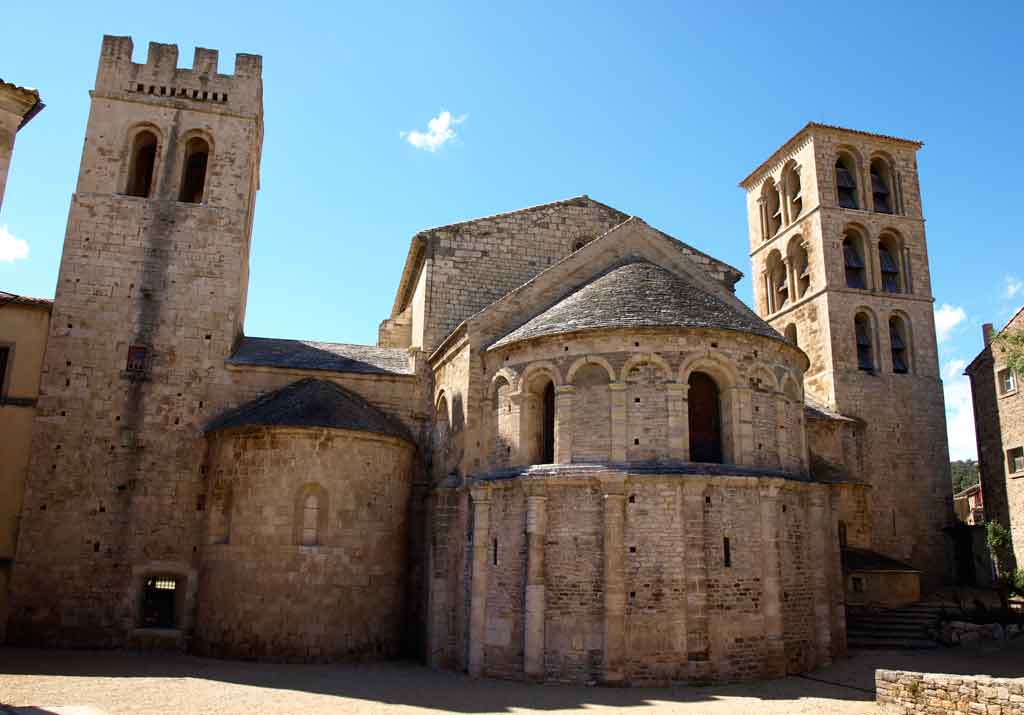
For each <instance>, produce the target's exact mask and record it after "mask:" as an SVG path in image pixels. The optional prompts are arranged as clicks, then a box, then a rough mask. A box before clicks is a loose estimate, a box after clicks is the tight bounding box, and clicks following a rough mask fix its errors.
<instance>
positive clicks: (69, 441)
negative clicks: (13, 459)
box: [8, 37, 952, 684]
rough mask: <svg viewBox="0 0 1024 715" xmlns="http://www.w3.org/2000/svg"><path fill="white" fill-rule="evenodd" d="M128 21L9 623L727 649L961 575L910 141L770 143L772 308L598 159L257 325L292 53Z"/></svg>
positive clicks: (798, 139)
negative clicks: (341, 317) (308, 328)
mask: <svg viewBox="0 0 1024 715" xmlns="http://www.w3.org/2000/svg"><path fill="white" fill-rule="evenodd" d="M132 49H133V47H132V42H131V40H130V39H129V38H122V37H105V38H104V40H103V47H102V53H101V58H100V66H99V70H98V73H97V81H96V87H95V89H94V91H93V93H92V109H91V112H90V117H89V124H88V127H87V129H86V142H85V148H84V151H83V157H82V170H81V172H80V175H79V182H78V186H77V188H76V192H75V194H74V196H73V197H72V203H71V210H70V213H69V218H68V230H67V235H66V238H65V244H64V253H63V257H62V261H61V267H60V272H59V275H58V280H57V291H56V297H55V299H54V303H53V313H52V320H51V323H50V328H49V334H48V338H47V347H46V359H45V363H44V365H43V367H42V376H41V384H42V387H41V393H40V397H39V402H38V412H37V415H36V418H35V421H34V427H33V432H32V436H31V448H30V454H31V457H30V462H29V467H28V471H27V480H26V485H25V499H24V507H23V511H22V519H21V528H20V533H19V541H18V551H17V556H16V560H15V570H14V579H13V584H12V608H11V613H10V618H9V623H10V628H9V634H8V637H9V639H10V640H12V641H13V642H17V643H31V644H40V645H60V646H113V647H123V646H128V645H143V646H147V647H155V646H176V647H179V648H190V649H192V650H195V651H197V652H202V653H209V654H213V655H222V656H230V657H242V658H277V659H299V660H325V659H328V660H329V659H355V658H366V657H390V656H394V655H397V654H399V653H401V652H405V653H407V654H414V655H416V656H418V657H421V658H423V659H424V660H426V661H427V662H429V663H430V664H431V665H433V666H435V667H439V668H457V669H465V670H468V671H469V672H470V673H472V674H473V675H480V676H493V677H505V678H516V679H529V680H538V681H550V682H577V683H582V682H591V681H598V682H602V683H609V684H619V683H670V682H678V681H691V680H692V681H701V682H704V681H713V680H732V679H745V678H757V677H771V676H777V675H783V674H786V673H799V672H804V671H807V670H810V669H812V668H815V667H817V666H820V665H822V664H825V663H828V662H830V661H831V660H832V659H833V658H835V657H837V656H839V655H841V654H843V653H844V652H845V647H846V636H845V630H846V629H845V612H844V605H845V603H846V601H847V599H848V597H849V596H850V595H851V594H857V596H856V597H857V598H858V599H859V601H860V602H868V601H870V600H871V598H872V594H878V593H881V594H886V597H887V598H889V597H891V594H893V593H897V594H898V595H899V597H900V598H901V599H904V600H914V599H915V598H916V597H917V594H918V592H919V591H920V588H921V586H922V585H923V586H924V587H925V588H929V587H931V586H933V585H936V584H938V583H941V582H942V581H943V580H944V579H945V577H946V573H947V562H946V557H945V551H944V546H945V545H944V543H943V532H942V529H943V528H944V527H945V526H947V525H948V524H949V523H950V521H951V519H952V508H951V503H950V495H949V489H948V484H949V466H948V455H947V450H946V442H945V439H946V437H945V425H944V418H943V409H942V390H941V383H940V381H939V378H938V367H937V364H936V354H935V329H934V325H933V323H932V317H931V300H932V299H931V293H930V285H929V280H928V264H927V254H926V250H925V245H924V231H923V221H922V218H921V212H920V197H919V192H918V183H917V174H916V160H915V153H916V151H917V149H918V148H919V147H920V145H919V144H918V143H916V142H911V141H907V140H902V139H895V138H892V137H886V136H881V135H875V134H868V133H864V132H856V131H851V130H845V129H840V128H836V127H828V126H824V125H817V124H809V125H807V126H806V127H805V128H804V129H802V130H801V131H800V132H799V133H798V134H797V135H796V136H794V137H793V138H792V139H790V140H789V141H788V142H787V143H786V144H785V145H784V146H783V147H782V148H781V149H780V150H779V151H778V152H776V154H775V155H773V156H772V157H771V158H769V160H768V161H766V162H765V163H763V164H762V165H761V166H760V167H759V168H758V169H757V170H756V171H755V172H754V173H753V174H751V176H750V177H748V178H747V179H745V180H744V182H743V184H742V185H743V186H744V188H745V189H746V190H747V192H748V197H749V198H748V207H749V211H750V216H751V249H752V260H753V262H754V265H755V283H756V284H757V286H758V288H757V311H756V312H755V311H754V310H751V309H750V308H749V307H747V306H746V305H744V304H743V303H742V302H741V301H740V300H739V299H737V297H736V296H735V293H734V288H735V285H736V283H737V281H738V280H739V279H740V278H741V276H742V274H741V273H740V271H738V270H737V269H735V268H733V267H731V266H729V265H727V264H725V263H723V262H721V261H719V260H716V259H715V258H712V257H711V256H709V255H707V254H705V253H703V252H701V251H699V250H698V249H696V248H694V247H692V246H690V245H688V244H686V243H684V242H682V241H679V240H677V239H676V238H673V237H671V236H668V235H666V234H665V233H663V232H661V231H659V230H657V229H656V228H654V227H652V226H650V225H648V224H647V223H645V222H644V221H643V220H641V219H640V218H637V217H634V216H630V215H628V214H626V213H623V212H621V211H619V210H618V209H615V208H612V207H610V206H607V205H605V204H602V203H600V202H598V201H595V200H594V199H591V198H589V197H587V196H579V197H575V198H570V199H566V200H561V201H554V202H551V203H548V204H543V205H540V206H534V207H531V208H526V209H521V210H518V211H511V212H508V213H503V214H498V215H495V216H489V217H485V218H480V219H475V220H471V221H465V222H461V223H456V224H452V225H448V226H442V227H438V228H434V229H430V230H426V231H422V232H420V233H418V234H417V235H416V236H414V237H413V238H412V241H411V245H410V248H409V252H408V256H407V259H406V263H405V266H404V269H403V271H402V273H401V277H400V282H399V287H398V291H397V295H396V298H395V302H394V307H393V309H392V312H391V315H390V316H389V317H388V318H387V319H386V320H384V321H383V322H382V324H381V327H380V331H379V337H378V344H377V345H376V346H363V345H348V344H334V343H318V342H312V341H293V340H279V339H274V338H261V337H252V336H246V335H244V333H243V330H242V327H243V324H244V311H245V303H246V300H245V299H246V292H247V289H248V256H249V250H250V237H251V224H252V213H253V207H254V203H255V195H256V191H257V189H258V187H259V162H260V151H261V145H262V139H263V136H262V127H263V115H262V92H263V86H262V79H261V65H262V60H261V58H259V57H257V56H255V55H238V56H237V57H236V61H235V72H234V74H233V75H222V74H219V73H218V70H217V53H216V52H215V51H212V50H204V49H197V50H196V54H195V59H194V61H193V66H192V68H191V69H179V68H178V67H177V47H175V46H173V45H159V44H151V45H150V48H149V55H148V59H147V61H146V63H144V64H136V63H134V62H132V59H131V58H132ZM844 162H847V163H844ZM851 182H852V184H851ZM851 185H852V187H853V188H852V189H851ZM864 186H870V187H871V190H870V191H868V190H866V189H864V188H863V187H864ZM857 187H861V188H857ZM851 191H852V192H853V194H851ZM858 192H859V193H858ZM854 194H855V195H856V197H857V198H856V200H857V201H859V202H860V203H858V204H857V205H851V201H852V200H853V198H852V197H853V196H854ZM761 202H764V203H761ZM780 206H785V208H779V207H780ZM780 217H781V218H780ZM854 233H855V234H856V236H855V238H854V237H853V236H854ZM854 240H855V241H856V246H855V248H856V251H857V252H856V253H851V252H850V251H847V243H848V242H850V241H854ZM783 248H785V249H786V251H785V255H786V259H785V260H783V259H782V257H781V256H782V254H783V251H782V249H783ZM779 266H782V268H781V269H780V267H779ZM851 281H852V282H851ZM766 320H767V322H766ZM911 397H912V399H911ZM855 556H856V557H857V558H856V559H854V557H855ZM879 563H884V564H885V566H886V568H885V569H881V570H880V569H877V568H874V566H873V565H877V564H879ZM844 564H849V565H850V567H848V568H844ZM858 564H859V565H860V566H859V567H858V566H857V565H858Z"/></svg>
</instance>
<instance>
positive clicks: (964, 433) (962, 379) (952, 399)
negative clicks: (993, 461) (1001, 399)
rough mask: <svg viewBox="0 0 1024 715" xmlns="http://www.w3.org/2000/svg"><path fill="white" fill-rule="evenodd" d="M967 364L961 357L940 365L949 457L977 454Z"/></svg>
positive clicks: (964, 456)
mask: <svg viewBox="0 0 1024 715" xmlns="http://www.w3.org/2000/svg"><path fill="white" fill-rule="evenodd" d="M966 366H967V363H966V362H964V361H963V360H950V361H948V362H946V363H944V364H943V366H942V377H943V378H944V380H945V381H944V383H943V390H944V392H945V396H946V431H947V434H948V435H949V458H950V459H976V458H977V456H978V445H977V442H975V439H974V405H973V403H972V402H971V383H970V381H969V380H968V379H967V377H966V376H965V375H964V374H963V371H964V368H965V367H966Z"/></svg>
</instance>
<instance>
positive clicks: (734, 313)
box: [489, 258, 783, 349]
mask: <svg viewBox="0 0 1024 715" xmlns="http://www.w3.org/2000/svg"><path fill="white" fill-rule="evenodd" d="M740 305H742V304H739V305H730V304H728V303H726V302H725V301H724V300H722V299H721V298H719V297H718V296H715V295H712V294H711V293H710V292H708V291H707V290H705V289H704V288H702V287H701V286H699V285H697V284H696V283H695V282H694V281H692V280H690V279H688V278H687V277H684V276H682V275H679V274H676V273H673V272H671V271H668V270H666V269H665V268H662V267H661V266H658V265H655V264H654V263H651V262H650V261H647V260H644V259H640V258H632V259H627V260H626V261H624V262H622V263H619V264H617V265H613V266H611V267H610V268H608V269H607V270H606V271H605V272H604V273H602V274H600V275H598V276H597V277H595V278H594V279H592V280H591V281H589V282H588V283H586V284H584V285H583V286H581V287H580V288H578V289H577V290H576V291H574V292H573V293H571V294H569V295H568V296H566V297H565V298H563V299H562V300H560V301H558V302H557V303H555V304H554V305H552V306H551V307H550V308H548V309H547V310H545V311H543V312H542V313H540V314H538V315H536V316H535V317H533V318H532V319H530V320H529V321H527V322H526V323H524V324H523V325H521V326H519V327H518V328H516V329H515V330H513V331H511V332H510V333H508V334H506V335H505V336H504V337H502V338H500V339H498V340H497V341H495V342H494V343H493V344H492V345H491V346H490V348H489V349H494V348H499V347H502V346H504V345H508V344H510V343H514V342H518V341H520V340H529V339H532V338H539V337H543V336H547V335H559V334H563V333H572V332H576V331H579V330H599V329H609V328H658V327H677V328H717V329H721V330H736V331H740V332H745V333H753V334H755V335H760V336H762V337H766V338H771V339H773V340H783V338H782V336H781V335H779V334H778V332H776V331H775V330H774V329H773V328H772V327H771V326H769V325H768V324H767V323H765V322H764V321H763V320H761V319H760V318H758V317H757V316H756V315H755V314H754V313H753V312H752V311H750V310H749V309H748V308H746V307H745V306H743V307H742V308H741V307H739V306H740Z"/></svg>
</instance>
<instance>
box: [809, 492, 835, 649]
mask: <svg viewBox="0 0 1024 715" xmlns="http://www.w3.org/2000/svg"><path fill="white" fill-rule="evenodd" d="M827 498H828V487H827V486H818V485H815V486H813V487H811V494H810V507H809V509H810V515H809V516H810V519H809V522H810V523H809V524H808V529H807V538H808V551H809V553H808V557H809V559H808V560H809V562H810V566H811V569H810V571H811V574H812V576H811V586H812V588H811V591H812V593H813V596H814V635H815V638H814V665H815V667H818V666H822V665H828V664H830V663H831V662H832V617H831V612H830V611H831V597H830V594H829V583H828V582H829V578H828V567H829V557H830V556H831V553H832V549H831V546H832V539H831V538H829V535H828V534H829V530H828V528H827V525H826V524H825V514H826V502H827Z"/></svg>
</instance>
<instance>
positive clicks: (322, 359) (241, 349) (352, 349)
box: [228, 337, 414, 375]
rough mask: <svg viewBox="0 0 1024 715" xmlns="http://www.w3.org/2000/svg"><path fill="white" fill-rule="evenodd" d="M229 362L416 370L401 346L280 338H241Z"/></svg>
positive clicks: (300, 367) (306, 367)
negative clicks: (380, 346) (389, 346)
mask: <svg viewBox="0 0 1024 715" xmlns="http://www.w3.org/2000/svg"><path fill="white" fill-rule="evenodd" d="M228 364H229V365H240V366H263V367H280V368H291V369H293V370H326V371H329V372H356V373H375V374H390V375H412V374H414V371H413V366H412V364H411V361H410V360H409V354H408V353H407V352H406V351H405V350H401V349H399V348H379V347H375V346H373V345H348V344H345V343H318V342H313V341H309V340H283V339H279V338H249V337H245V338H242V340H241V341H240V342H239V343H238V346H237V347H236V348H235V352H234V354H232V355H231V357H229V358H228Z"/></svg>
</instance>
